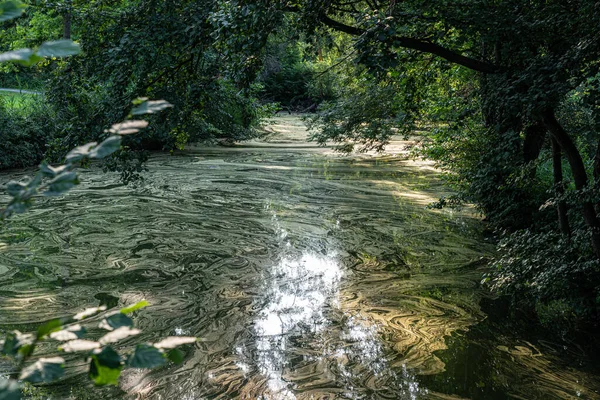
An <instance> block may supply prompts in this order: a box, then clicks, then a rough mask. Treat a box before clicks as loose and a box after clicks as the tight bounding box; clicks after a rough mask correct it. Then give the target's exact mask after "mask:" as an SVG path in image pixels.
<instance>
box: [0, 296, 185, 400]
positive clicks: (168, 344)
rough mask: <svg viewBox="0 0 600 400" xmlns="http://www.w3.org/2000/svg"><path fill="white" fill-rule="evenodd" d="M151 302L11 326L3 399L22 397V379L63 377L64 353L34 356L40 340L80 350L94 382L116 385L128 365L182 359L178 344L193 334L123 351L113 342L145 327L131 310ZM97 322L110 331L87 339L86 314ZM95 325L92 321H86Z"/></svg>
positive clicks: (4, 345)
mask: <svg viewBox="0 0 600 400" xmlns="http://www.w3.org/2000/svg"><path fill="white" fill-rule="evenodd" d="M146 306H148V302H147V301H145V300H144V301H141V302H139V303H136V304H134V305H132V306H129V307H125V308H122V309H120V310H119V311H116V312H107V311H106V306H100V307H94V308H88V309H86V310H84V311H82V312H80V313H78V314H76V315H75V316H73V317H71V318H66V319H55V320H52V321H50V322H48V323H46V324H44V325H43V326H41V327H40V328H38V330H37V332H34V333H21V332H19V331H13V332H11V333H8V334H7V335H6V337H5V339H4V340H0V354H1V355H3V356H5V357H9V358H10V359H12V360H13V362H14V364H15V369H14V370H13V371H12V372H11V374H10V377H9V379H0V399H2V400H19V399H20V398H21V388H22V383H24V382H27V383H30V384H34V385H35V384H40V383H49V382H53V381H56V380H58V379H60V378H61V377H63V375H64V372H65V359H64V358H62V357H60V356H57V357H49V358H38V359H37V360H35V361H33V362H31V358H32V356H33V354H34V352H35V349H36V347H37V345H38V344H39V343H40V342H42V341H55V342H58V343H60V344H59V345H58V350H59V351H60V352H62V353H79V354H82V355H83V356H84V357H85V359H86V360H87V361H89V369H88V375H89V377H90V379H91V380H92V381H93V382H94V383H95V384H96V385H118V382H119V376H120V375H121V372H122V370H123V369H125V368H156V367H160V366H163V365H165V364H167V362H169V361H171V362H173V363H176V364H179V363H181V362H182V361H183V358H184V354H183V352H182V351H181V350H179V349H177V347H179V346H182V345H186V344H193V343H195V342H196V341H197V339H196V338H195V337H184V336H172V337H167V338H165V339H162V340H160V341H159V342H156V343H144V344H138V345H137V346H136V347H135V349H133V350H130V351H128V352H119V350H117V349H115V348H114V347H113V345H114V344H115V343H118V342H120V341H122V340H125V339H127V338H130V337H133V336H136V335H139V334H140V333H141V331H140V330H139V329H135V328H134V327H133V320H132V319H131V317H129V316H128V314H131V313H132V312H134V311H137V310H139V309H142V308H144V307H146ZM100 317H101V318H102V319H101V321H100V323H99V324H98V325H97V327H98V328H100V329H102V330H104V331H105V332H106V333H105V334H104V335H103V336H101V337H100V338H98V339H96V340H90V339H84V337H85V335H86V333H87V329H86V327H85V326H83V325H82V324H83V322H82V321H84V320H86V319H89V318H93V319H94V320H95V321H96V322H95V323H97V320H98V319H99V318H100ZM89 325H92V322H90V323H89V324H88V326H89Z"/></svg>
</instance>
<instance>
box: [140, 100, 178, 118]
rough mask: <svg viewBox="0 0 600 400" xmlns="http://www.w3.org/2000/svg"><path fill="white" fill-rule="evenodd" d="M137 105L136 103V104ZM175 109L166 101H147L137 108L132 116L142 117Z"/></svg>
mask: <svg viewBox="0 0 600 400" xmlns="http://www.w3.org/2000/svg"><path fill="white" fill-rule="evenodd" d="M134 104H135V103H134ZM170 107H173V104H171V103H169V102H168V101H166V100H146V101H144V102H143V103H141V104H140V105H138V106H137V107H135V108H134V109H133V110H132V111H131V114H132V115H142V114H156V113H158V112H161V111H163V110H166V109H167V108H170Z"/></svg>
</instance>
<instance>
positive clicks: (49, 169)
mask: <svg viewBox="0 0 600 400" xmlns="http://www.w3.org/2000/svg"><path fill="white" fill-rule="evenodd" d="M67 168H68V166H66V165H60V166H58V167H53V166H51V165H49V164H48V163H45V162H44V163H42V164H40V171H41V172H42V173H43V174H44V175H45V176H47V177H49V178H54V177H55V176H56V175H58V174H60V173H61V172H64V171H65V170H66V169H67Z"/></svg>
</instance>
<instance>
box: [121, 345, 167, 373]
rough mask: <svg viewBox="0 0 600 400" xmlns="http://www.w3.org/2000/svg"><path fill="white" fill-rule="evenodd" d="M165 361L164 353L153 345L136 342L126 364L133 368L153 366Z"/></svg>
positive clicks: (162, 363)
mask: <svg viewBox="0 0 600 400" xmlns="http://www.w3.org/2000/svg"><path fill="white" fill-rule="evenodd" d="M165 363H166V358H165V354H164V353H163V352H162V351H160V350H159V349H157V348H156V347H154V346H150V345H147V344H138V345H137V347H136V348H135V352H134V353H133V354H132V355H131V356H130V357H129V360H128V361H127V364H128V365H129V366H130V367H133V368H155V367H160V366H161V365H164V364H165Z"/></svg>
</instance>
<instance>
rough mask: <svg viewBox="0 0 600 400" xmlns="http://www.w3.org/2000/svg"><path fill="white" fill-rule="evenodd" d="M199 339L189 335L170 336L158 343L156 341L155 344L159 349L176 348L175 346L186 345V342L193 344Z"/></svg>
mask: <svg viewBox="0 0 600 400" xmlns="http://www.w3.org/2000/svg"><path fill="white" fill-rule="evenodd" d="M197 340H198V339H196V338H195V337H188V336H170V337H167V338H164V339H163V340H161V341H160V342H158V343H154V346H155V347H157V348H159V349H174V348H175V347H178V346H181V345H184V344H191V343H196V341H197Z"/></svg>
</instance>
